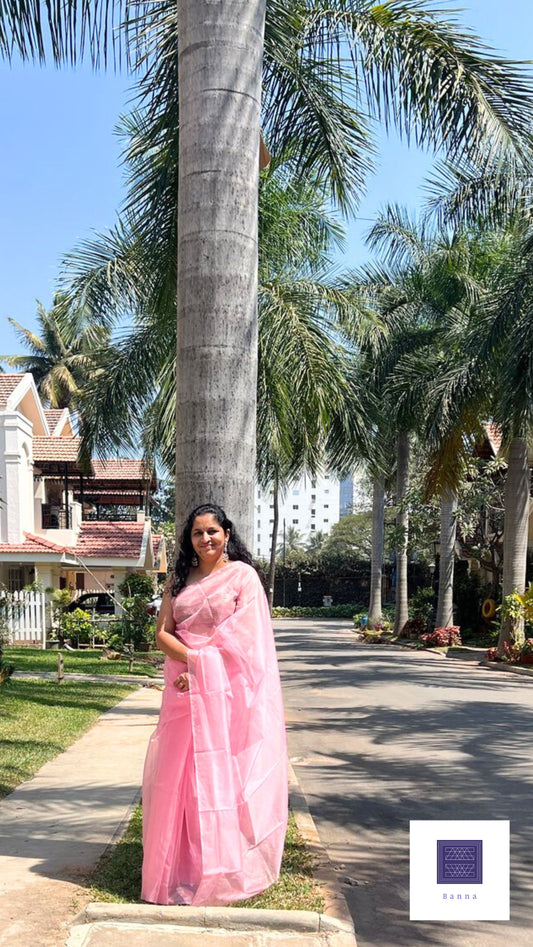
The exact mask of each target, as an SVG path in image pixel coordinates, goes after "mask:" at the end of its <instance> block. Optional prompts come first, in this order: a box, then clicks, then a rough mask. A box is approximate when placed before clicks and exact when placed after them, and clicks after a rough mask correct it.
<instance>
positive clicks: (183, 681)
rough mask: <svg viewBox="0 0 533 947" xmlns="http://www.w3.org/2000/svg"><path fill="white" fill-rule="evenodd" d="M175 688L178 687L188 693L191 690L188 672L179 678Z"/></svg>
mask: <svg viewBox="0 0 533 947" xmlns="http://www.w3.org/2000/svg"><path fill="white" fill-rule="evenodd" d="M174 687H177V688H178V690H179V691H188V690H189V675H188V673H187V671H185V672H184V673H183V674H180V675H179V677H177V678H176V680H175V681H174Z"/></svg>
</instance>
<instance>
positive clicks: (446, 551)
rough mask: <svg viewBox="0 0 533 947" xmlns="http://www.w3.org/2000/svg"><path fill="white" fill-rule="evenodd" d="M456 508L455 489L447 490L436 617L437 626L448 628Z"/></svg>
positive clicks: (442, 513) (443, 500)
mask: <svg viewBox="0 0 533 947" xmlns="http://www.w3.org/2000/svg"><path fill="white" fill-rule="evenodd" d="M456 510H457V496H456V495H455V493H454V492H453V490H445V491H444V493H443V495H442V497H441V502H440V561H439V597H438V601H437V617H436V619H435V625H436V627H437V628H448V627H449V626H450V625H453V573H454V567H455V536H456V531H457V526H456V518H455V514H456Z"/></svg>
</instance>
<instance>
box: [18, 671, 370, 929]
mask: <svg viewBox="0 0 533 947" xmlns="http://www.w3.org/2000/svg"><path fill="white" fill-rule="evenodd" d="M151 683H152V682H151ZM160 701H161V692H160V691H159V690H156V689H154V688H153V687H143V688H140V689H139V690H137V691H135V692H133V693H131V694H129V695H128V696H127V697H126V698H125V699H124V700H123V701H121V702H120V703H119V704H117V706H116V707H114V708H113V709H112V710H110V711H108V712H107V713H105V714H103V715H102V717H101V718H100V720H99V721H98V723H97V724H96V725H95V726H94V727H93V728H92V729H91V730H89V731H88V732H87V733H86V734H85V735H84V736H83V737H81V739H80V740H78V741H77V742H76V743H75V744H73V746H71V747H70V748H69V749H68V750H66V751H65V752H64V753H62V754H61V755H60V756H58V757H56V758H55V759H54V760H51V761H50V762H49V763H47V764H45V766H43V767H42V769H41V770H40V771H39V772H38V773H37V774H36V776H35V777H34V778H33V779H31V780H29V781H28V782H26V783H23V784H22V785H21V786H19V787H18V788H17V789H16V790H15V791H14V792H13V793H12V794H11V795H10V796H8V797H7V798H6V799H4V800H3V801H2V802H0V944H1V945H2V947H64V945H65V943H67V944H68V947H109V945H111V944H112V945H113V947H122V945H124V947H126V945H127V947H135V945H139V947H141V945H142V947H167V944H168V945H169V947H170V945H171V944H172V947H182V945H194V944H196V943H197V941H198V938H201V943H202V944H205V945H206V947H208V945H219V944H220V945H223V947H245V945H246V947H275V945H280V947H281V945H287V947H355V939H354V935H353V925H352V922H351V918H350V915H349V912H348V909H347V906H346V902H345V900H344V898H343V896H342V895H341V896H339V895H338V891H337V886H336V882H335V876H334V873H333V872H332V870H331V868H330V866H329V860H328V858H327V855H326V854H325V850H324V849H323V848H322V846H321V844H320V840H319V839H318V834H317V833H316V829H315V827H314V823H313V821H312V819H311V816H310V814H309V810H308V809H307V805H306V802H305V799H304V798H303V796H302V795H301V793H300V791H299V787H298V785H297V784H296V783H293V785H292V786H291V803H292V806H293V809H294V810H295V813H296V817H297V821H298V824H299V827H300V829H301V830H302V831H303V833H304V835H305V837H306V838H307V839H308V841H309V843H310V845H311V847H312V848H313V849H314V852H315V855H316V856H317V861H318V865H319V880H320V882H321V884H322V885H323V887H324V890H325V892H326V913H325V914H323V915H320V914H317V913H313V912H303V911H260V910H251V909H242V908H216V909H215V908H199V909H196V908H187V907H185V908H176V907H170V908H162V907H158V906H154V905H148V904H139V905H122V904H92V905H88V904H87V901H88V896H87V891H86V889H85V888H83V887H80V885H79V882H80V881H81V880H82V879H83V878H84V877H85V876H86V875H87V873H88V872H89V871H90V870H91V869H92V868H93V867H94V866H95V865H96V863H97V862H98V859H99V858H100V856H101V855H102V854H103V852H104V851H105V849H106V848H107V847H108V846H109V844H111V843H112V842H114V841H116V840H118V839H119V838H120V836H121V835H122V833H123V831H124V829H125V827H126V825H127V823H128V821H129V818H130V815H131V811H132V809H133V806H134V805H135V804H136V802H137V801H138V799H139V787H140V784H141V777H142V766H143V762H144V756H145V752H146V746H147V743H148V738H149V736H150V734H151V732H152V730H153V728H154V727H155V725H156V723H157V717H158V713H159V706H160ZM69 928H71V931H70V935H69ZM67 937H68V941H67Z"/></svg>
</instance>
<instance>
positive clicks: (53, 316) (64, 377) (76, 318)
mask: <svg viewBox="0 0 533 947" xmlns="http://www.w3.org/2000/svg"><path fill="white" fill-rule="evenodd" d="M8 321H9V322H10V323H11V325H12V326H13V328H14V329H15V331H16V333H17V335H18V337H19V339H20V341H21V342H22V344H23V345H24V346H25V347H26V348H27V349H29V352H30V354H29V355H2V356H0V361H2V362H5V363H6V364H7V365H10V366H12V367H13V368H19V369H22V371H25V372H31V374H32V375H33V377H34V380H35V384H36V386H37V390H38V392H39V394H40V396H41V399H42V401H43V403H44V404H45V405H47V406H48V407H50V408H68V407H77V399H78V396H79V393H80V391H81V389H82V388H83V386H84V385H85V384H86V382H87V379H88V377H89V374H90V373H91V371H92V370H93V368H94V360H95V355H96V352H97V351H98V350H100V349H101V348H103V347H105V346H106V345H107V343H108V340H109V334H108V332H107V330H106V329H105V327H103V326H101V325H99V324H98V323H96V324H95V323H94V322H93V321H91V320H90V319H87V315H86V314H85V315H83V314H81V313H79V312H72V310H70V309H69V308H68V306H67V301H66V299H65V298H64V297H61V296H60V295H56V297H55V299H54V305H53V308H52V309H50V310H49V311H48V312H47V311H46V310H45V309H44V307H43V306H42V305H41V303H38V304H37V323H38V331H39V333H40V334H38V333H37V332H33V331H32V330H31V329H25V328H24V327H23V326H21V325H20V324H19V323H18V322H16V321H15V320H14V319H9V320H8Z"/></svg>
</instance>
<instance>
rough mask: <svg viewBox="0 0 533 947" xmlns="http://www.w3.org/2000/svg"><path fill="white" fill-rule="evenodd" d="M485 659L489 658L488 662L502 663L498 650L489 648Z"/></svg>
mask: <svg viewBox="0 0 533 947" xmlns="http://www.w3.org/2000/svg"><path fill="white" fill-rule="evenodd" d="M485 657H486V658H487V661H501V658H500V655H499V654H498V649H497V648H489V649H488V651H487V653H486V655H485Z"/></svg>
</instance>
